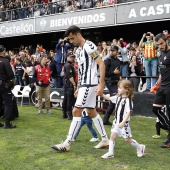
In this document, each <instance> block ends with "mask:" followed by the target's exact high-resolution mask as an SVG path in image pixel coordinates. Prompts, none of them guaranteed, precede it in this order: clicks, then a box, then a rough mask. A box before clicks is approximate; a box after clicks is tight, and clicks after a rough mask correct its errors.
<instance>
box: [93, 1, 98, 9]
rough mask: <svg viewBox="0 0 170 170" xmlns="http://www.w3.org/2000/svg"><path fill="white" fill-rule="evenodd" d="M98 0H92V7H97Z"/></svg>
mask: <svg viewBox="0 0 170 170" xmlns="http://www.w3.org/2000/svg"><path fill="white" fill-rule="evenodd" d="M96 4H97V0H92V8H94V7H96Z"/></svg>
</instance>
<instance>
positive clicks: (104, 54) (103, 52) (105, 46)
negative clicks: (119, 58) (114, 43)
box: [100, 41, 110, 61]
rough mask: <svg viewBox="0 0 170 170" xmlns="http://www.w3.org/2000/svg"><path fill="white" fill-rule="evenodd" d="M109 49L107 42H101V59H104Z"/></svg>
mask: <svg viewBox="0 0 170 170" xmlns="http://www.w3.org/2000/svg"><path fill="white" fill-rule="evenodd" d="M109 55H110V54H109V49H108V47H107V44H106V42H105V41H103V42H102V53H101V54H100V56H101V57H102V60H103V61H104V60H105V59H107V58H108V57H109Z"/></svg>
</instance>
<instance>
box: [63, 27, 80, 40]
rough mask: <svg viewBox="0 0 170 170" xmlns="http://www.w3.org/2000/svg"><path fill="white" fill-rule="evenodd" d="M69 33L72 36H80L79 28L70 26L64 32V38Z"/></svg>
mask: <svg viewBox="0 0 170 170" xmlns="http://www.w3.org/2000/svg"><path fill="white" fill-rule="evenodd" d="M70 33H72V34H73V35H75V34H77V33H80V34H81V30H80V28H79V27H77V26H75V25H72V26H70V27H69V28H68V29H67V30H66V32H65V37H67V36H68V35H69V34H70Z"/></svg>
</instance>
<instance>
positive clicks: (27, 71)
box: [22, 60, 35, 85]
mask: <svg viewBox="0 0 170 170" xmlns="http://www.w3.org/2000/svg"><path fill="white" fill-rule="evenodd" d="M25 64H26V68H25V67H23V66H22V69H23V70H24V74H23V77H22V79H23V80H26V85H28V84H32V83H33V75H34V72H35V70H34V67H33V65H32V62H31V60H26V62H25ZM27 78H28V80H27Z"/></svg>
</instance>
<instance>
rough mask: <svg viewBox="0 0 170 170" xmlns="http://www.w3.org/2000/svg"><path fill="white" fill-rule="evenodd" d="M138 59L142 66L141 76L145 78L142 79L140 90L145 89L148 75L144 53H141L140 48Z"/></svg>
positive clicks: (137, 54)
mask: <svg viewBox="0 0 170 170" xmlns="http://www.w3.org/2000/svg"><path fill="white" fill-rule="evenodd" d="M136 57H137V59H138V60H140V64H141V72H140V76H143V77H142V78H141V80H142V83H141V84H140V90H142V89H143V85H144V84H145V83H146V78H145V76H146V73H145V67H144V55H143V51H141V49H140V48H139V47H138V48H137V50H136Z"/></svg>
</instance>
